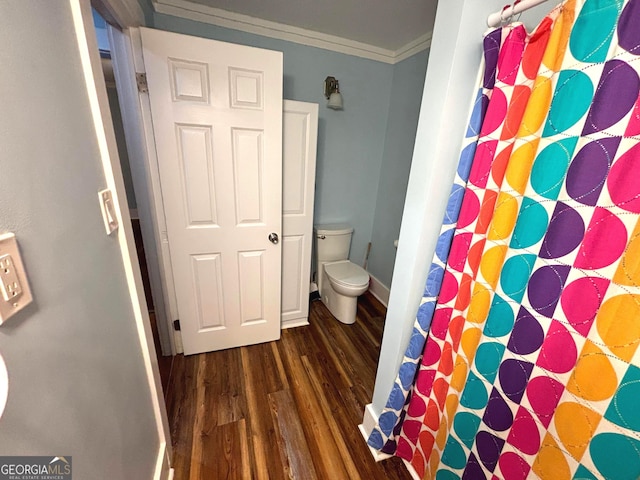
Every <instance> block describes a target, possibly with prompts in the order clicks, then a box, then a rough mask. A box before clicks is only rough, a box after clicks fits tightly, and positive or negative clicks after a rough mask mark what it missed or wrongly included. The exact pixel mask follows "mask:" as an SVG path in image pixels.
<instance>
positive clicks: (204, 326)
mask: <svg viewBox="0 0 640 480" xmlns="http://www.w3.org/2000/svg"><path fill="white" fill-rule="evenodd" d="M140 30H141V35H142V50H143V57H144V64H145V70H146V74H147V82H148V87H149V100H150V103H151V117H152V121H153V131H154V137H155V142H156V150H157V157H158V168H159V172H160V185H161V189H162V199H163V203H164V212H165V216H166V224H167V236H168V240H169V249H170V252H171V254H170V257H171V265H172V269H173V279H174V284H175V292H176V298H177V304H178V313H179V316H180V324H181V333H182V341H183V346H184V353H185V354H193V353H199V352H205V351H211V350H220V349H225V348H231V347H237V346H240V345H251V344H254V343H260V342H267V341H271V340H275V339H278V338H279V337H280V282H281V244H280V243H279V242H278V241H277V240H276V239H275V238H274V237H273V236H272V234H274V235H280V234H281V213H282V200H281V198H282V53H281V52H273V51H268V50H262V49H258V48H252V47H245V46H241V45H234V44H229V43H223V42H218V41H214V40H207V39H203V38H198V37H190V36H186V35H179V34H175V33H168V32H163V31H158V30H151V29H146V28H141V29H140ZM270 236H271V238H272V239H273V242H272V241H270V239H269V237H270Z"/></svg>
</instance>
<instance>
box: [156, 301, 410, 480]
mask: <svg viewBox="0 0 640 480" xmlns="http://www.w3.org/2000/svg"><path fill="white" fill-rule="evenodd" d="M384 315H385V310H384V307H383V306H382V305H381V304H380V303H379V302H378V301H377V300H376V299H375V298H374V297H373V296H371V295H370V294H369V293H367V294H365V295H363V296H362V297H360V299H359V302H358V317H357V321H356V323H355V324H354V325H343V324H341V323H339V322H338V321H337V320H336V319H334V318H333V317H332V316H331V314H330V313H329V311H328V310H327V309H326V307H325V306H324V305H323V304H322V303H321V302H320V301H315V302H312V304H311V311H310V318H309V321H310V324H311V325H309V326H306V327H298V328H293V329H288V330H284V331H283V332H282V338H281V339H280V340H279V341H277V342H271V343H266V344H261V345H253V346H250V347H242V348H236V349H231V350H224V351H219V352H213V353H207V354H202V355H193V356H189V357H185V356H183V355H180V356H177V357H176V358H175V360H174V363H173V368H172V370H171V376H170V379H169V387H168V392H167V409H168V412H169V422H170V424H171V438H172V441H173V463H174V467H175V470H176V471H175V479H176V480H185V479H191V480H198V479H202V480H218V479H275V480H279V479H286V478H291V479H304V480H306V479H310V480H312V479H318V480H325V479H326V480H343V479H344V480H356V479H368V480H371V479H411V476H410V475H409V473H408V472H407V470H406V469H405V467H404V465H403V464H402V462H401V461H400V460H399V459H398V458H392V459H389V460H385V461H383V462H380V463H376V462H374V460H373V458H372V456H371V454H370V453H369V450H368V448H367V446H366V445H365V442H364V439H363V438H362V435H361V434H360V432H359V430H358V428H357V425H358V424H359V423H360V422H361V420H362V415H363V410H364V406H365V405H366V404H367V403H369V402H370V401H371V396H372V392H373V385H374V380H375V372H376V368H377V362H378V355H379V352H380V340H381V338H382V329H383V323H384Z"/></svg>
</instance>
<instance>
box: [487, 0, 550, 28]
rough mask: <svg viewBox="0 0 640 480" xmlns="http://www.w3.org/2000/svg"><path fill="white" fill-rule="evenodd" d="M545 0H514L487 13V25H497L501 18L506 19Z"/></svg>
mask: <svg viewBox="0 0 640 480" xmlns="http://www.w3.org/2000/svg"><path fill="white" fill-rule="evenodd" d="M546 1H547V0H516V1H515V2H513V3H512V4H511V5H506V6H505V7H504V8H503V9H502V10H500V11H499V12H495V13H492V14H491V15H489V18H487V25H489V26H490V27H497V26H499V25H500V24H501V23H502V21H503V19H508V18H510V17H512V16H514V15H517V14H519V13H522V12H524V11H525V10H529V9H530V8H533V7H535V6H536V5H540V4H541V3H544V2H546Z"/></svg>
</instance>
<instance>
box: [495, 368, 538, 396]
mask: <svg viewBox="0 0 640 480" xmlns="http://www.w3.org/2000/svg"><path fill="white" fill-rule="evenodd" d="M532 371H533V364H532V363H529V362H525V361H524V360H516V359H515V358H509V359H507V360H505V361H504V362H502V364H501V365H500V371H499V372H498V378H499V379H500V386H501V387H502V391H503V392H504V394H505V396H506V397H507V398H508V399H509V400H511V401H512V402H515V403H520V401H521V400H522V397H523V396H524V392H525V391H526V389H527V383H528V382H529V377H530V376H531V372H532Z"/></svg>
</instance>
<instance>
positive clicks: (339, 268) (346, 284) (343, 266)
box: [314, 224, 369, 324]
mask: <svg viewBox="0 0 640 480" xmlns="http://www.w3.org/2000/svg"><path fill="white" fill-rule="evenodd" d="M314 232H315V238H316V260H317V262H316V268H317V272H318V273H317V281H318V290H319V291H320V298H321V299H322V303H324V304H325V305H326V306H327V308H328V309H329V311H330V312H331V313H332V314H333V316H334V317H336V318H337V319H338V320H340V321H341V322H342V323H347V324H351V323H355V321H356V308H357V301H358V295H362V294H363V293H364V292H366V291H367V289H368V288H369V274H368V273H367V271H366V270H365V269H364V268H362V267H360V266H358V265H356V264H355V263H351V262H350V261H349V260H348V258H349V248H350V246H351V234H352V233H353V228H352V227H350V226H349V225H345V224H333V225H316V226H315V228H314Z"/></svg>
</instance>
